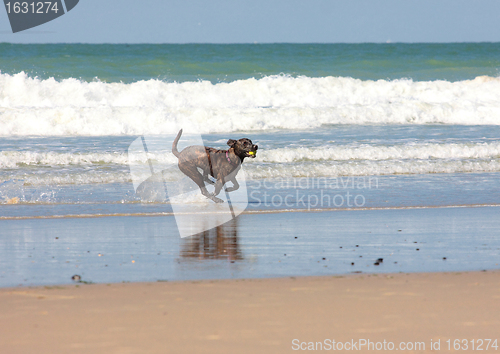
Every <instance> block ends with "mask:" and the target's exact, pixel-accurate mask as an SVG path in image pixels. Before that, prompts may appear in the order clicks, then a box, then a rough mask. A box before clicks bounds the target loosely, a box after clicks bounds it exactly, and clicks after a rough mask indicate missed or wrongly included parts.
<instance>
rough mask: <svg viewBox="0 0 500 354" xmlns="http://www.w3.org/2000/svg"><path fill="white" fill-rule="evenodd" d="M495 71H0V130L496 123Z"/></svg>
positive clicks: (137, 131) (77, 132)
mask: <svg viewBox="0 0 500 354" xmlns="http://www.w3.org/2000/svg"><path fill="white" fill-rule="evenodd" d="M499 98H500V78H493V77H478V78H476V79H474V80H467V81H459V82H448V81H428V82H414V81H412V80H409V79H400V80H377V81H369V80H367V81H363V80H359V79H353V78H348V77H323V78H309V77H297V78H294V77H290V76H286V75H281V76H269V77H265V78H262V79H246V80H239V81H234V82H231V83H217V84H212V83H210V82H208V81H199V82H184V83H167V82H163V81H160V80H147V81H139V82H134V83H130V84H125V83H104V82H99V81H96V82H85V81H81V80H78V79H73V78H72V79H65V80H61V81H56V80H55V79H46V80H42V79H38V78H31V77H28V75H27V74H25V73H19V74H16V75H9V74H1V73H0V135H1V136H30V135H38V136H97V135H101V136H102V135H141V134H172V133H176V132H177V131H178V130H179V129H180V128H184V130H185V131H186V132H192V133H202V134H208V133H213V132H233V131H262V130H270V129H292V130H303V129H311V128H317V127H319V126H321V125H325V124H465V125H477V124H494V125H499V124H500V99H499Z"/></svg>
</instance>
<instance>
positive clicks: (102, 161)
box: [0, 142, 500, 168]
mask: <svg viewBox="0 0 500 354" xmlns="http://www.w3.org/2000/svg"><path fill="white" fill-rule="evenodd" d="M149 157H150V158H151V159H152V160H153V161H155V162H158V163H161V164H164V165H170V164H172V165H176V164H177V158H176V157H175V156H173V155H172V154H171V153H165V154H162V153H150V154H149ZM141 158H143V156H142V155H139V154H131V155H128V154H127V153H125V152H116V153H77V154H75V153H64V152H54V151H50V152H30V151H1V152H0V168H16V167H23V166H101V165H124V166H126V165H128V164H129V163H133V164H134V163H145V162H146V161H145V160H144V161H143V160H141ZM496 158H500V142H491V143H448V144H445V143H443V144H434V143H408V144H400V145H390V146H382V145H380V146H377V145H375V146H373V145H361V146H320V147H297V148H290V147H287V148H275V149H269V150H260V151H259V152H258V159H256V160H253V159H247V160H246V163H245V165H259V166H260V165H261V163H268V162H271V163H297V162H307V161H314V162H322V161H356V160H362V161H380V160H429V159H442V160H457V159H496Z"/></svg>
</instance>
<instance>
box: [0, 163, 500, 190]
mask: <svg viewBox="0 0 500 354" xmlns="http://www.w3.org/2000/svg"><path fill="white" fill-rule="evenodd" d="M243 170H244V172H245V178H246V179H247V180H261V179H276V178H282V179H283V178H285V179H286V178H298V177H343V176H381V175H414V174H435V173H490V172H500V159H488V160H486V159H468V160H445V161H443V160H404V161H401V160H381V161H368V160H365V161H324V162H322V163H313V162H307V161H302V162H299V163H293V164H290V163H278V164H246V165H244V168H243ZM162 176H163V178H164V180H165V181H166V182H172V181H177V180H179V179H181V178H184V177H185V176H184V175H183V174H182V173H180V171H167V173H163V175H162ZM1 178H2V180H22V181H23V184H24V185H26V186H34V187H37V186H51V185H85V184H107V183H132V177H131V175H130V173H129V172H128V171H127V170H120V171H106V170H92V171H77V170H72V171H59V172H53V171H51V172H50V173H36V172H35V173H34V172H33V171H31V172H27V171H22V172H21V171H17V172H16V171H11V172H9V173H5V172H4V173H2V176H1ZM240 182H241V176H240Z"/></svg>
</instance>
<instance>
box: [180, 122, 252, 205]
mask: <svg viewBox="0 0 500 354" xmlns="http://www.w3.org/2000/svg"><path fill="white" fill-rule="evenodd" d="M181 135H182V129H181V130H180V131H179V133H178V134H177V137H176V138H175V140H174V142H173V144H172V153H173V154H174V155H175V156H176V157H177V158H178V159H179V169H180V170H181V171H182V172H183V173H184V174H185V175H186V176H188V177H189V178H191V179H192V180H193V181H194V183H196V184H197V185H198V187H199V188H200V190H201V194H203V195H204V196H205V197H207V198H209V199H212V200H213V201H214V202H216V203H222V202H223V200H222V199H220V198H217V195H218V194H219V193H220V191H221V189H222V187H223V186H224V184H225V183H226V182H227V181H231V182H232V183H233V186H232V187H228V188H226V192H232V191H235V190H237V189H238V188H239V187H240V185H239V184H238V182H237V181H236V174H237V173H238V171H239V170H240V168H241V164H242V163H243V160H244V159H245V157H252V158H255V156H256V154H257V149H258V148H259V147H258V146H257V145H254V144H253V143H252V141H251V140H250V139H247V138H243V139H239V140H233V139H229V140H228V141H227V145H229V150H219V149H214V148H211V147H206V146H200V145H192V146H188V147H186V148H185V149H184V150H182V151H181V152H179V151H178V150H177V143H178V142H179V139H180V137H181ZM250 152H252V154H250ZM198 168H199V169H201V170H202V171H203V174H202V173H200V172H199V171H198ZM209 175H210V176H212V177H213V178H215V179H216V180H217V182H216V183H215V191H214V193H212V194H210V193H208V191H207V188H206V187H205V182H207V183H210V184H213V183H214V182H212V181H211V180H210V179H209V178H208V176H209Z"/></svg>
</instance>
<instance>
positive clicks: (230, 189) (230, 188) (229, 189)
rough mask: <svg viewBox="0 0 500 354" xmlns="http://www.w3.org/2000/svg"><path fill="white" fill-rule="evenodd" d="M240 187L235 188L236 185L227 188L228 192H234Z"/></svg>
mask: <svg viewBox="0 0 500 354" xmlns="http://www.w3.org/2000/svg"><path fill="white" fill-rule="evenodd" d="M237 189H238V188H234V187H228V188H226V192H228V193H229V192H234V191H235V190H237Z"/></svg>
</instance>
